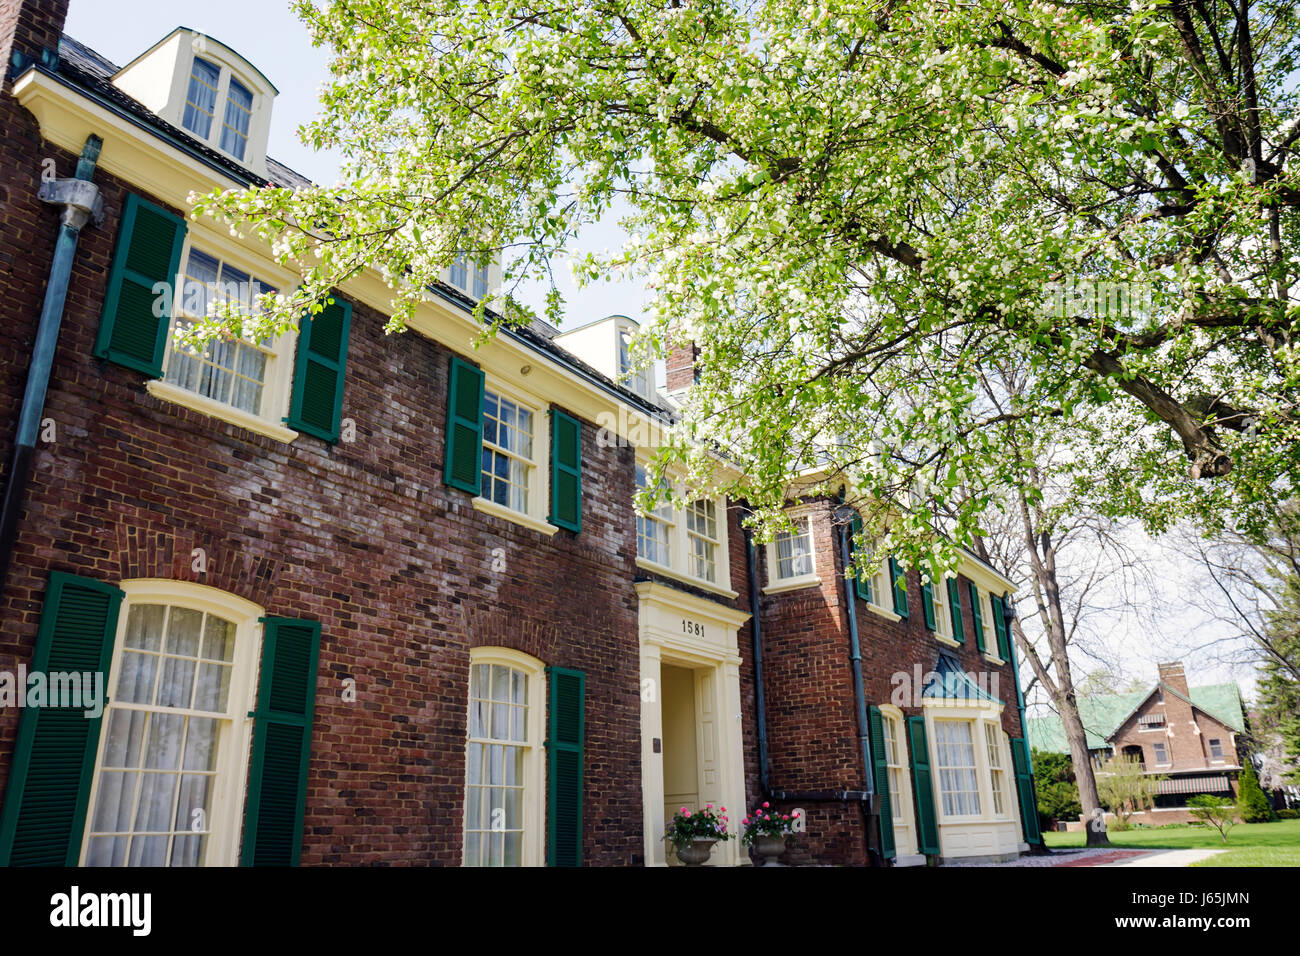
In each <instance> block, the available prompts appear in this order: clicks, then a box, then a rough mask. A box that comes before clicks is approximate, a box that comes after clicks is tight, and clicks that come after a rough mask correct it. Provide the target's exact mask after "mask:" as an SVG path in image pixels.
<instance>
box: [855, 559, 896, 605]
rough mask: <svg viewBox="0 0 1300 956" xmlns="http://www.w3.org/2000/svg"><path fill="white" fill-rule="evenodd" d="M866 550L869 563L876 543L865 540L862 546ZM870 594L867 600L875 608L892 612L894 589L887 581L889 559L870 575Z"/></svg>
mask: <svg viewBox="0 0 1300 956" xmlns="http://www.w3.org/2000/svg"><path fill="white" fill-rule="evenodd" d="M862 547H863V550H864V551H865V552H866V555H865V559H864V560H866V561H867V563H868V564H869V563H870V562H871V561H872V560H873V559H874V558H875V556H876V543H875V542H874V541H872V542H867V543H865V544H864V545H863V546H862ZM870 584H871V587H870V588H869V591H870V595H869V597H868V598H867V602H868V603H869V604H870V605H871V606H872V607H874V608H876V610H879V611H885V612H886V613H888V614H889V615H890V616H893V613H894V589H893V587H892V586H891V585H890V583H889V561H888V560H886V561H885V562H884V563H883V564H882V565H881V566H880V567H879V568H877V569H876V570H875V572H874V573H873V574H872V575H871V579H870Z"/></svg>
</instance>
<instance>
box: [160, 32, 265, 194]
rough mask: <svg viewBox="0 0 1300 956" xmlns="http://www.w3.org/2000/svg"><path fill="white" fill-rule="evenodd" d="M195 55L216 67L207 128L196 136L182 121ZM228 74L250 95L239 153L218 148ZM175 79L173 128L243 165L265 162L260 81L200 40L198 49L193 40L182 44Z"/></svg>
mask: <svg viewBox="0 0 1300 956" xmlns="http://www.w3.org/2000/svg"><path fill="white" fill-rule="evenodd" d="M195 39H198V38H197V37H196V38H195ZM196 59H198V60H206V61H207V62H208V63H211V64H212V65H213V66H215V67H216V68H217V69H218V70H219V71H220V73H219V75H218V77H217V99H216V102H215V103H214V104H213V107H212V109H213V114H212V125H211V126H210V127H209V128H208V135H207V136H200V135H199V134H198V133H196V132H195V131H194V130H192V129H190V128H189V127H188V126H186V125H185V100H186V97H187V95H188V93H189V88H190V75H191V74H192V73H193V72H194V61H195V60H196ZM232 77H233V78H234V79H236V80H238V81H239V84H240V86H242V87H243V88H244V89H246V90H248V92H249V93H251V94H252V95H253V108H252V110H251V111H250V113H249V117H248V141H247V142H246V143H245V144H244V155H243V156H242V157H239V156H236V155H235V154H234V153H231V152H227V151H226V150H224V149H222V148H221V130H222V129H223V128H224V126H225V121H226V101H227V100H228V99H229V97H230V80H231V78H232ZM176 83H177V91H176V92H177V93H178V94H179V95H178V96H177V97H176V103H177V106H176V110H175V115H174V116H173V117H172V118H171V119H172V121H173V122H174V123H175V125H176V128H177V129H179V130H181V131H183V132H184V133H185V135H186V136H189V137H191V138H193V139H196V140H198V141H199V142H200V143H203V144H204V145H205V146H207V147H209V148H210V149H215V150H216V151H217V152H218V153H220V154H221V155H222V156H228V157H229V158H230V159H232V160H234V161H235V162H237V163H239V164H240V165H242V166H244V167H245V168H248V169H257V168H259V167H260V166H264V165H265V162H266V160H265V152H266V136H265V131H266V127H267V125H268V124H267V122H266V119H267V118H266V117H264V116H263V115H262V114H263V111H264V110H265V109H266V108H267V104H268V100H269V99H270V97H268V96H267V95H266V94H265V93H264V92H263V86H264V83H263V82H259V81H258V80H256V79H254V78H252V77H250V76H248V75H246V74H245V73H244V71H243V68H242V67H237V66H236V65H235V64H234V63H232V62H230V60H229V59H228V58H227V57H225V56H224V55H223V54H222V52H221V51H220V50H218V49H217V44H215V43H214V44H209V43H207V42H202V44H201V49H195V48H194V45H193V43H190V44H186V45H185V47H184V52H183V54H182V56H181V58H180V64H179V67H178V69H177V71H176Z"/></svg>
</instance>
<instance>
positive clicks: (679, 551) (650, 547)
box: [636, 461, 735, 597]
mask: <svg viewBox="0 0 1300 956" xmlns="http://www.w3.org/2000/svg"><path fill="white" fill-rule="evenodd" d="M650 472H651V468H650V466H649V465H648V464H647V463H646V462H644V461H638V462H637V464H636V490H637V493H638V494H640V493H641V492H643V491H645V490H646V488H648V487H649V482H650ZM675 484H676V483H675V482H673V481H671V480H670V479H668V478H664V479H663V480H662V485H661V488H662V490H663V491H665V492H671V491H673V490H677V491H679V492H681V491H683V489H681V488H676V489H675V488H674V486H675ZM726 522H727V506H726V500H725V499H724V498H721V497H717V498H699V499H696V500H695V501H692V502H690V503H689V504H688V505H687V506H686V507H685V508H675V507H673V505H672V503H671V502H669V501H663V502H661V503H660V504H659V506H658V507H656V508H655V509H654V510H653V511H651V512H649V513H648V514H641V513H640V511H637V512H636V553H637V563H638V565H640V566H642V567H644V568H646V569H647V570H651V571H654V572H656V573H659V574H664V575H667V576H668V577H672V578H677V579H678V580H681V581H685V582H687V583H689V584H694V585H697V586H700V587H705V588H708V589H710V590H714V591H720V592H724V593H726V594H728V595H729V596H731V597H734V596H735V592H733V591H732V590H731V589H730V584H731V570H730V562H729V560H728V557H727V528H726Z"/></svg>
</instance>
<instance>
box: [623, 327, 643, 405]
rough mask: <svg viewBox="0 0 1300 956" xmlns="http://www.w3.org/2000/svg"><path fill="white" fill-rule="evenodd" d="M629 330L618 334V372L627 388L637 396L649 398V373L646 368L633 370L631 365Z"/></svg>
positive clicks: (631, 333) (632, 333)
mask: <svg viewBox="0 0 1300 956" xmlns="http://www.w3.org/2000/svg"><path fill="white" fill-rule="evenodd" d="M634 334H635V333H634V332H633V331H632V330H631V329H623V330H621V331H620V332H619V334H618V372H619V376H620V377H621V380H622V381H625V382H626V383H627V387H628V388H629V389H631V390H632V391H634V392H636V393H637V394H638V395H643V396H645V397H647V398H649V397H650V392H651V389H650V372H651V370H650V369H648V368H634V367H633V364H632V337H633V335H634Z"/></svg>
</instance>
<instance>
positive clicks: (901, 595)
mask: <svg viewBox="0 0 1300 956" xmlns="http://www.w3.org/2000/svg"><path fill="white" fill-rule="evenodd" d="M889 579H890V580H891V581H892V582H893V583H894V613H895V614H897V615H898V616H899V617H907V575H905V574H904V573H903V569H902V567H901V566H900V565H899V563H898V562H897V561H895V560H894V559H893V558H892V557H891V558H890V559H889Z"/></svg>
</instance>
